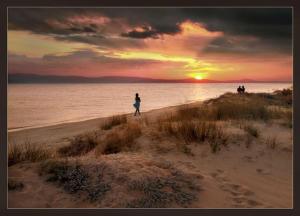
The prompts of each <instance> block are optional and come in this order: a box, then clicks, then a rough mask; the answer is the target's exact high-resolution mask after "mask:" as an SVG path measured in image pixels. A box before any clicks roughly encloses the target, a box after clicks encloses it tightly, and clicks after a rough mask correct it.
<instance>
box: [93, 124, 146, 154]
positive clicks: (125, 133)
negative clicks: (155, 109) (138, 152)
mask: <svg viewBox="0 0 300 216" xmlns="http://www.w3.org/2000/svg"><path fill="white" fill-rule="evenodd" d="M141 134H142V130H141V127H140V125H138V124H136V123H130V124H127V125H126V126H125V128H123V129H122V130H121V131H113V132H110V133H109V134H107V136H106V138H105V140H104V141H103V142H102V143H101V145H99V146H98V147H97V148H96V154H97V155H101V154H114V153H119V152H122V151H132V150H135V149H136V148H137V146H136V143H135V139H137V138H138V137H140V136H141Z"/></svg>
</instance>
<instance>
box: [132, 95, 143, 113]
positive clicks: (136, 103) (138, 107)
mask: <svg viewBox="0 0 300 216" xmlns="http://www.w3.org/2000/svg"><path fill="white" fill-rule="evenodd" d="M140 104H141V98H140V97H139V94H138V93H136V94H135V103H134V104H133V106H134V107H135V113H134V116H136V114H137V113H138V114H139V115H141V113H140Z"/></svg>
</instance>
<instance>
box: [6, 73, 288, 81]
mask: <svg viewBox="0 0 300 216" xmlns="http://www.w3.org/2000/svg"><path fill="white" fill-rule="evenodd" d="M260 82H266V81H256V80H250V79H243V80H226V81H218V80H209V79H202V80H196V79H192V78H190V79H151V78H144V77H125V76H124V77H123V76H103V77H82V76H57V75H37V74H9V75H8V83H260ZM268 82H270V81H268ZM274 82H280V81H274ZM281 82H282V81H281Z"/></svg>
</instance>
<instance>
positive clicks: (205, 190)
mask: <svg viewBox="0 0 300 216" xmlns="http://www.w3.org/2000/svg"><path fill="white" fill-rule="evenodd" d="M278 94H279V93H278ZM278 94H245V95H243V96H240V95H237V94H231V93H228V94H225V95H222V96H221V97H219V98H217V99H212V100H208V101H204V102H195V103H191V104H188V105H182V106H174V107H166V108H163V109H158V110H152V111H149V112H144V113H142V115H141V116H133V114H127V115H125V117H124V116H123V117H122V118H123V119H124V118H125V119H126V120H124V121H123V120H118V121H117V123H112V118H111V117H110V118H98V119H92V120H87V121H82V122H73V123H65V124H59V125H53V126H47V127H41V128H33V129H26V130H21V131H14V132H9V133H8V142H9V145H10V146H18V145H21V146H22V145H24V143H30V145H31V146H35V145H38V146H42V149H43V150H44V151H47V156H46V157H40V158H38V159H36V158H33V157H30V158H29V159H28V158H27V159H22V160H19V161H18V158H17V156H16V152H17V150H16V149H14V150H10V155H9V160H10V159H11V161H12V162H11V164H9V168H8V178H9V183H11V186H10V185H9V191H8V207H9V208H128V207H133V208H165V207H167V208H292V207H293V136H292V128H291V126H289V125H288V126H287V123H286V119H285V114H286V113H287V112H291V110H292V106H291V105H286V104H284V103H285V101H283V102H282V100H281V99H282V98H281V97H279V96H278V97H277V95H278ZM268 95H271V96H268ZM272 95H275V96H272ZM232 101H234V102H236V101H237V102H238V103H239V102H240V101H242V102H241V103H244V104H246V106H248V105H249V104H252V105H253V104H260V103H263V104H264V107H267V109H270V110H272V112H271V111H270V113H272V115H270V116H269V114H268V116H267V117H265V113H263V112H262V111H261V110H259V111H257V112H256V111H255V115H254V114H253V117H250V118H248V117H245V118H244V116H243V115H244V114H243V111H241V113H239V109H238V108H239V107H238V106H233V107H231V108H224V107H223V108H224V110H225V111H226V112H225V111H224V112H219V113H218V115H215V114H214V113H211V112H210V110H214V107H218V109H220V106H221V105H222V104H230V103H231V102H232ZM258 101H259V102H258ZM281 102H282V103H281ZM248 103H249V104H248ZM231 105H232V103H231ZM243 106H244V105H243ZM202 107H206V110H205V109H204V108H203V109H202ZM248 107H250V105H249V106H248ZM232 109H233V110H232ZM199 110H200V111H199ZM228 110H231V111H230V112H229V111H228ZM249 110H250V108H249ZM249 112H250V111H249ZM251 112H252V111H251ZM261 113H263V114H261ZM238 114H240V115H241V117H235V115H238ZM273 114H274V115H273ZM213 116H214V117H213ZM274 116H275V117H274ZM122 118H121V119H122ZM215 118H216V119H215ZM203 122H204V123H203ZM206 122H207V123H206ZM199 125H200V126H199ZM192 127H193V131H189V129H190V128H192ZM194 127H196V129H197V130H196V129H195V128H194ZM203 130H207V131H208V132H207V134H212V135H207V134H206V132H205V133H203V134H202V132H201V134H200V135H199V133H200V132H197V131H203ZM195 131H196V132H195ZM116 137H118V138H119V139H117V138H116ZM116 139H117V140H116ZM78 143H79V144H78ZM84 145H88V147H87V146H84ZM35 150H36V149H35ZM77 150H78V151H80V152H78V151H77ZM32 152H33V151H32ZM9 163H10V161H9ZM74 166H75V168H74ZM60 167H63V169H61V168H60ZM73 168H74V169H73ZM58 169H59V170H60V172H59V173H58V172H56V171H57V170H58ZM72 169H73V170H72ZM62 170H63V171H62ZM74 170H75V171H74ZM69 171H70V172H71V174H70V173H68V172H69ZM61 173H63V174H62V175H63V178H61V177H59V174H61ZM70 175H71V177H70ZM74 179H77V180H76V182H75V183H74V181H75V180H74ZM78 179H79V180H78Z"/></svg>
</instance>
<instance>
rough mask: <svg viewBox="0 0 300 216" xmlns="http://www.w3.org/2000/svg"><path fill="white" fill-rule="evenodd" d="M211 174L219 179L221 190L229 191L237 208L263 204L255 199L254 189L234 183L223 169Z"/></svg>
mask: <svg viewBox="0 0 300 216" xmlns="http://www.w3.org/2000/svg"><path fill="white" fill-rule="evenodd" d="M210 175H211V176H212V177H213V178H214V179H215V180H216V181H217V183H218V184H219V187H220V188H221V190H223V191H225V192H227V193H229V196H230V198H231V199H232V201H233V206H234V207H235V208H247V207H249V208H251V207H258V206H261V205H262V204H261V203H260V202H258V201H256V200H254V199H253V198H254V196H255V193H254V192H253V191H251V190H248V189H247V188H246V187H244V186H242V185H239V184H235V183H232V182H231V181H230V180H228V178H226V176H225V173H224V171H223V170H220V169H218V170H216V172H213V173H211V174H210Z"/></svg>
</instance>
